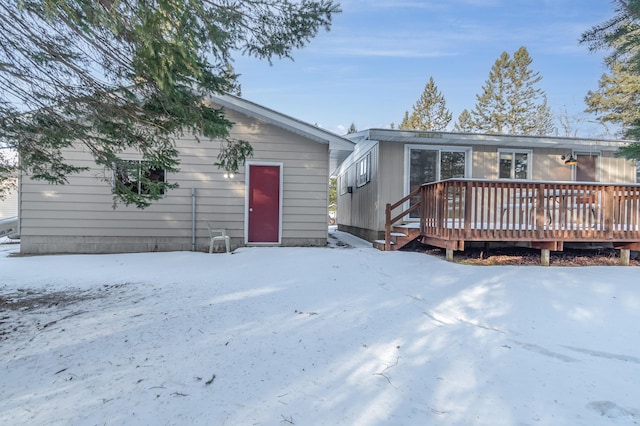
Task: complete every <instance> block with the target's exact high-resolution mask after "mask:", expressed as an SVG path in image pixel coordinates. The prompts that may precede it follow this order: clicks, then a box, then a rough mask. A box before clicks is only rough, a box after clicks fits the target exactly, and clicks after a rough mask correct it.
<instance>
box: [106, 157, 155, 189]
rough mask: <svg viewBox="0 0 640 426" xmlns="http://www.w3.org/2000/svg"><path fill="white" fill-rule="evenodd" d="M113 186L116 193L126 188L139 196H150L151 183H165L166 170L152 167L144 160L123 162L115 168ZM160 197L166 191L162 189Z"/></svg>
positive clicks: (119, 162)
mask: <svg viewBox="0 0 640 426" xmlns="http://www.w3.org/2000/svg"><path fill="white" fill-rule="evenodd" d="M113 176H114V179H113V184H114V189H115V190H116V192H117V191H118V189H120V190H123V189H124V188H126V189H127V190H130V191H131V192H133V193H135V194H138V195H150V194H151V191H152V189H151V187H150V186H149V183H157V182H165V181H166V173H165V170H164V169H161V168H159V167H154V166H151V165H150V164H149V163H147V162H145V161H142V160H121V161H118V162H117V163H115V164H114V167H113ZM159 193H160V195H164V189H163V188H160V190H159Z"/></svg>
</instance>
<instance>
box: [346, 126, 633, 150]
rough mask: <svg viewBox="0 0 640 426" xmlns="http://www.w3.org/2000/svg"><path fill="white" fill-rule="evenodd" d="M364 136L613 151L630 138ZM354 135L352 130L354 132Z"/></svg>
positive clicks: (408, 133)
mask: <svg viewBox="0 0 640 426" xmlns="http://www.w3.org/2000/svg"><path fill="white" fill-rule="evenodd" d="M368 132H369V133H368V137H370V138H371V139H374V138H375V139H377V140H381V141H390V142H398V143H424V144H430V143H434V144H446V145H454V146H455V145H465V146H473V145H494V146H503V147H513V148H557V149H567V150H570V149H587V148H589V147H591V148H596V147H597V148H598V149H599V150H602V151H615V150H617V149H618V148H620V147H623V146H627V145H628V144H629V143H630V141H624V140H601V139H590V138H569V137H551V136H519V135H494V134H481V133H454V132H433V131H419V130H389V129H370V130H369V131H368ZM354 135H356V134H354Z"/></svg>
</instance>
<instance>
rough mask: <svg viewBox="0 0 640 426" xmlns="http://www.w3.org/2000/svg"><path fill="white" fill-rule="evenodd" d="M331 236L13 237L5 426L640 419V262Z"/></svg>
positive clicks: (3, 375) (0, 378)
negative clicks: (91, 245) (444, 256)
mask: <svg viewBox="0 0 640 426" xmlns="http://www.w3.org/2000/svg"><path fill="white" fill-rule="evenodd" d="M336 237H338V238H339V239H340V240H342V241H344V243H346V244H349V245H351V247H346V246H345V245H344V243H339V244H336V239H335V238H336ZM332 242H333V244H332V247H333V248H242V249H239V250H236V252H235V253H234V254H215V255H209V254H205V253H191V252H174V253H143V254H121V255H92V256H87V255H78V256H39V257H12V256H9V254H10V253H11V252H13V251H16V250H17V249H18V246H16V245H9V244H0V308H1V311H0V424H2V425H17V424H21V425H26V424H28V425H94V424H108V425H123V424H126V425H147V424H149V425H164V424H166V425H187V424H189V425H190V424H198V425H291V424H294V425H492V426H495V425H554V426H555V425H590V426H591V425H633V424H640V387H639V383H640V279H639V278H640V271H638V269H637V268H634V267H611V266H609V267H580V268H566V267H553V266H552V267H546V268H545V267H537V266H526V267H516V266H492V267H489V266H465V265H458V264H451V263H447V262H444V261H442V260H440V259H436V258H433V257H429V256H427V255H424V254H419V253H399V252H388V253H384V252H380V251H377V250H374V249H372V248H370V247H369V245H368V244H365V243H363V242H362V241H360V240H357V239H356V238H354V237H352V236H349V235H348V234H344V233H340V232H337V231H334V232H333V233H332Z"/></svg>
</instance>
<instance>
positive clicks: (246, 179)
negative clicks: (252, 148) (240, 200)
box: [244, 161, 284, 245]
mask: <svg viewBox="0 0 640 426" xmlns="http://www.w3.org/2000/svg"><path fill="white" fill-rule="evenodd" d="M251 166H276V167H279V169H280V182H279V185H280V188H279V189H280V190H279V191H278V192H279V199H278V210H279V212H278V241H277V242H276V241H274V242H268V243H263V242H249V189H250V185H251V182H250V176H251V173H250V168H251ZM283 170H284V164H283V163H281V162H273V161H246V162H245V174H244V175H245V177H244V187H245V191H244V243H245V244H246V245H273V244H282V200H283V196H282V195H283V194H282V193H283V186H284V180H283Z"/></svg>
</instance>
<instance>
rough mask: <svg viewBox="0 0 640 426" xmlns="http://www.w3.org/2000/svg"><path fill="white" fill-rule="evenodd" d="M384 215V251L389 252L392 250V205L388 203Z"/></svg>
mask: <svg viewBox="0 0 640 426" xmlns="http://www.w3.org/2000/svg"><path fill="white" fill-rule="evenodd" d="M384 214H385V221H384V251H389V250H391V204H389V203H387V206H386V208H385V211H384Z"/></svg>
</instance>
